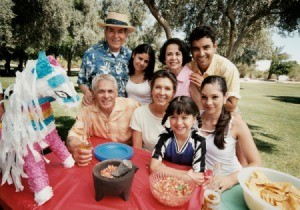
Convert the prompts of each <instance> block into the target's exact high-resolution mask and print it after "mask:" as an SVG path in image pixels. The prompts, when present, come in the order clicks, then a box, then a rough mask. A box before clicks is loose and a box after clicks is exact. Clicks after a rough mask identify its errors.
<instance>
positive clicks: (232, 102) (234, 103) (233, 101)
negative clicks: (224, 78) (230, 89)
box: [225, 96, 238, 112]
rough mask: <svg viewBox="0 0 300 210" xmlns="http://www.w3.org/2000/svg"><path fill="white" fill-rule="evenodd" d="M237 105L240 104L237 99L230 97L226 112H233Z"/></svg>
mask: <svg viewBox="0 0 300 210" xmlns="http://www.w3.org/2000/svg"><path fill="white" fill-rule="evenodd" d="M237 103H238V99H237V98H236V97H234V96H230V97H228V99H227V101H226V104H225V107H226V110H227V111H229V112H233V111H234V110H235V109H236V106H237Z"/></svg>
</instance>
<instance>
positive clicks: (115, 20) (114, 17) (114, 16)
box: [98, 12, 135, 33]
mask: <svg viewBox="0 0 300 210" xmlns="http://www.w3.org/2000/svg"><path fill="white" fill-rule="evenodd" d="M98 25H99V26H100V27H106V26H111V27H118V28H127V29H128V33H132V32H134V31H135V28H134V27H133V26H131V25H130V23H129V18H128V16H127V15H125V14H121V13H117V12H109V13H108V15H107V17H106V20H105V23H98Z"/></svg>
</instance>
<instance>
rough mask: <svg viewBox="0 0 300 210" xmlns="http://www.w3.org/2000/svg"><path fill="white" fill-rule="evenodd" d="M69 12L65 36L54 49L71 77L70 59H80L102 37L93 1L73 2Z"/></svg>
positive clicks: (96, 7)
mask: <svg viewBox="0 0 300 210" xmlns="http://www.w3.org/2000/svg"><path fill="white" fill-rule="evenodd" d="M71 8H72V9H70V10H69V12H70V16H71V19H70V24H69V26H68V27H67V32H68V34H67V36H66V37H65V38H63V39H62V41H61V43H59V44H58V47H56V50H57V52H58V53H59V54H60V55H62V56H63V57H64V58H65V59H66V61H67V71H68V75H71V66H72V59H74V58H76V57H82V55H83V53H84V51H85V50H87V49H88V48H89V47H90V46H91V45H93V44H96V43H97V42H98V41H99V40H100V39H102V37H103V33H101V29H100V27H99V26H98V24H97V23H98V22H99V20H100V17H99V14H98V10H99V9H100V8H99V5H98V3H97V1H95V0H75V1H73V5H72V7H71Z"/></svg>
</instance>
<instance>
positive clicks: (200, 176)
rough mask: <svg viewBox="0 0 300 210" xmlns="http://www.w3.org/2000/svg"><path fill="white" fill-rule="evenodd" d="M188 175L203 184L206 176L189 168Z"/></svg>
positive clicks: (198, 183) (197, 182)
mask: <svg viewBox="0 0 300 210" xmlns="http://www.w3.org/2000/svg"><path fill="white" fill-rule="evenodd" d="M187 175H188V176H189V177H190V178H191V179H192V180H193V181H194V182H195V183H196V184H197V185H201V184H203V182H204V176H203V173H201V172H195V171H193V169H190V170H188V172H187Z"/></svg>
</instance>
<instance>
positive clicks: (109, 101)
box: [94, 80, 118, 114]
mask: <svg viewBox="0 0 300 210" xmlns="http://www.w3.org/2000/svg"><path fill="white" fill-rule="evenodd" d="M117 96H118V91H117V88H116V87H115V86H114V84H113V83H112V82H111V81H108V80H100V81H99V82H98V84H97V88H96V90H95V91H94V97H95V101H96V103H97V104H98V106H99V108H100V109H101V110H102V111H103V112H104V113H105V114H110V113H111V111H112V110H113V108H114V107H115V101H116V98H117Z"/></svg>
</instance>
